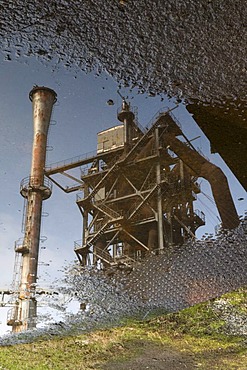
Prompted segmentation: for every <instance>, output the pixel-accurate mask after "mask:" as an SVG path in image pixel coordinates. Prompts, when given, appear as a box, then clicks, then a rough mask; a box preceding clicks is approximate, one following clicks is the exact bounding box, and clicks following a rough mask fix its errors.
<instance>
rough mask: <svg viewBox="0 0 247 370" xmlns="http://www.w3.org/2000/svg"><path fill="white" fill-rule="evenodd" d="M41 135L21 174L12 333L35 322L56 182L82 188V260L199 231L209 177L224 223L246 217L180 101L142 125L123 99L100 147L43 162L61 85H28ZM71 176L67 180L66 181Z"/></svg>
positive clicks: (131, 259)
mask: <svg viewBox="0 0 247 370" xmlns="http://www.w3.org/2000/svg"><path fill="white" fill-rule="evenodd" d="M30 99H31V101H32V103H33V120H34V140H33V152H32V165H31V174H30V177H28V178H26V179H24V180H22V182H21V189H20V192H21V195H22V196H23V197H24V198H25V199H26V200H27V204H26V211H25V225H24V226H25V227H24V231H25V236H24V239H23V240H21V241H18V242H16V245H15V252H16V264H15V272H14V277H15V287H16V288H15V290H16V292H17V293H18V294H17V297H16V302H15V304H14V307H13V309H12V310H11V311H10V312H9V316H8V325H10V326H12V328H13V331H14V332H19V331H23V330H26V329H30V328H34V327H35V326H36V316H37V301H36V284H37V266H38V255H39V242H40V225H41V216H42V202H43V201H44V200H45V199H48V198H49V197H50V195H51V183H52V182H53V183H55V184H56V185H57V186H58V187H59V188H61V189H62V190H63V191H65V192H66V193H71V192H78V191H79V193H78V194H77V198H76V203H77V205H78V208H79V210H80V212H81V214H82V217H83V230H82V240H81V241H77V242H75V246H74V250H75V253H76V255H77V257H78V260H79V262H80V264H81V265H83V266H92V265H94V266H97V267H98V268H100V269H106V270H107V269H108V267H111V268H112V267H113V268H124V269H126V270H127V271H128V270H129V269H132V267H133V265H134V264H135V263H136V262H138V261H140V260H142V259H144V258H146V257H147V256H150V255H160V254H164V251H165V250H166V249H167V248H173V247H174V246H178V245H180V246H181V245H183V244H184V243H185V242H186V240H187V239H188V238H195V232H196V230H197V229H198V228H199V227H200V226H202V225H205V215H204V213H203V212H201V211H199V210H195V209H194V201H195V200H196V199H197V195H198V194H199V193H200V186H199V184H198V182H197V180H198V178H199V177H204V178H205V179H206V180H208V181H209V183H210V184H211V187H212V192H213V195H214V199H215V202H216V205H217V208H218V210H219V213H220V216H221V220H222V227H223V228H225V229H234V228H236V227H237V226H238V224H239V218H238V215H237V212H236V209H235V206H234V203H233V200H232V196H231V194H230V190H229V187H228V183H227V179H226V177H225V175H224V174H223V172H222V170H221V169H220V168H218V167H217V166H215V165H214V164H212V163H210V162H209V161H208V160H207V159H206V158H205V157H204V156H203V155H202V154H200V153H199V152H198V151H196V150H195V148H194V147H193V145H192V144H191V142H190V141H189V140H188V139H187V137H186V136H185V135H184V134H183V132H182V130H181V127H180V123H179V122H178V121H177V119H176V117H175V116H174V114H173V111H174V110H175V109H176V108H177V107H176V106H175V107H174V108H172V109H168V108H167V109H164V110H161V111H159V112H158V113H157V114H156V115H155V117H154V119H153V120H152V121H151V122H150V124H149V125H148V126H147V127H145V128H143V127H142V126H141V125H140V124H139V123H138V121H137V115H136V109H135V108H131V107H130V104H129V103H128V102H127V101H126V100H125V99H124V98H123V101H122V107H121V108H120V110H119V111H118V120H119V121H120V124H118V125H117V126H114V127H111V128H109V129H107V130H104V131H102V132H99V133H98V145H97V151H96V152H95V153H93V154H92V153H90V154H86V155H84V156H82V157H76V158H75V159H71V160H67V161H63V162H59V163H56V164H53V165H50V166H49V167H48V166H47V167H46V168H45V160H46V146H47V134H48V128H49V123H50V118H51V113H52V108H53V104H54V103H55V101H56V93H55V92H54V91H53V90H51V89H49V88H46V87H35V88H34V89H33V90H32V91H31V92H30ZM62 179H66V181H67V180H68V181H70V182H71V181H72V184H70V185H68V184H66V185H64V184H63V182H64V181H63V180H62Z"/></svg>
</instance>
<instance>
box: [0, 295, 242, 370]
mask: <svg viewBox="0 0 247 370" xmlns="http://www.w3.org/2000/svg"><path fill="white" fill-rule="evenodd" d="M223 298H224V299H225V300H227V301H228V302H231V303H232V304H233V305H234V308H236V307H237V308H238V309H239V310H240V311H241V312H243V310H244V309H245V307H246V290H240V291H239V292H236V293H231V294H228V295H224V296H223ZM224 324H225V323H224V321H223V320H222V319H221V318H220V317H218V316H217V315H216V314H215V313H214V311H213V309H212V302H208V303H204V304H199V305H196V306H194V307H190V308H188V309H185V310H183V311H180V312H179V313H174V314H168V315H163V316H159V317H149V318H148V319H146V320H145V321H138V320H126V321H125V322H123V323H122V325H121V326H120V327H116V328H110V329H109V328H108V329H104V330H103V329H102V330H97V331H95V332H91V333H88V334H83V335H76V336H70V337H54V338H52V339H48V340H44V338H43V339H42V338H40V339H39V340H38V341H36V342H34V343H31V344H21V345H15V346H9V347H1V348H0V369H1V370H3V369H4V370H9V369H11V370H12V369H13V370H22V369H28V370H29V369H30V370H46V369H53V370H56V369H68V370H70V369H71V370H74V369H78V370H80V369H81V370H84V369H103V368H104V369H110V368H111V367H110V365H111V363H118V364H122V363H124V362H125V361H127V360H128V361H129V360H131V359H134V358H136V357H137V356H142V354H143V353H144V351H145V353H147V351H148V349H149V348H152V349H153V348H155V349H156V350H157V351H164V349H165V350H172V351H176V352H177V353H179V354H183V355H189V356H190V358H192V359H193V361H194V364H195V368H200V369H222V370H223V369H243V370H244V369H245V370H246V369H247V346H246V338H244V337H243V336H242V337H241V336H229V335H226V334H225V333H224ZM107 364H108V365H107ZM115 368H117V367H115ZM126 369H128V368H127V367H126Z"/></svg>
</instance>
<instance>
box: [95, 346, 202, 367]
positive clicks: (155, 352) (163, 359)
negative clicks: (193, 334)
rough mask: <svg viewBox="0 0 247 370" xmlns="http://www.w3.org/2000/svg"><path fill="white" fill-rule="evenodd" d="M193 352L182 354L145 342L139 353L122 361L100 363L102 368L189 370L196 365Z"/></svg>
mask: <svg viewBox="0 0 247 370" xmlns="http://www.w3.org/2000/svg"><path fill="white" fill-rule="evenodd" d="M193 357H194V356H193V354H191V355H188V354H182V353H181V352H179V351H175V350H174V349H171V348H170V347H168V346H167V347H166V346H162V347H161V346H155V345H153V344H147V343H145V344H144V345H143V348H142V350H141V352H139V354H137V355H136V356H135V357H133V358H131V359H126V360H123V361H121V362H120V361H109V362H107V364H105V365H103V366H102V365H101V367H99V369H102V370H145V369H150V370H151V369H152V370H183V369H186V370H191V369H196V368H198V366H197V365H196V362H195V361H194V359H193Z"/></svg>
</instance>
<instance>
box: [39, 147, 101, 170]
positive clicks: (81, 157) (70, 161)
mask: <svg viewBox="0 0 247 370" xmlns="http://www.w3.org/2000/svg"><path fill="white" fill-rule="evenodd" d="M96 155H97V151H96V150H94V151H92V152H88V153H84V154H81V155H78V156H76V157H71V158H68V159H64V160H62V161H58V162H54V163H50V164H49V165H48V166H46V168H45V169H46V171H50V170H55V169H56V168H59V167H64V166H69V165H71V164H73V163H77V162H80V161H83V160H84V159H87V158H91V157H94V156H96Z"/></svg>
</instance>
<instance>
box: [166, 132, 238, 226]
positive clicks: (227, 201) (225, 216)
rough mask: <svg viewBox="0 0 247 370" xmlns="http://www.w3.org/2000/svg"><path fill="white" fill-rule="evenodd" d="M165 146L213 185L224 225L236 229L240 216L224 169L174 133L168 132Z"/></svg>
mask: <svg viewBox="0 0 247 370" xmlns="http://www.w3.org/2000/svg"><path fill="white" fill-rule="evenodd" d="M162 140H163V143H164V144H165V146H167V147H168V146H169V147H170V149H171V150H172V151H173V152H174V153H176V155H177V156H178V157H179V158H180V159H182V161H183V162H184V163H185V164H186V165H187V166H188V167H189V168H190V169H191V170H192V171H193V172H194V173H195V174H196V175H197V176H200V177H203V178H205V179H206V180H207V181H208V182H209V183H210V185H211V188H212V193H213V196H214V200H215V203H216V206H217V209H218V211H219V214H220V217H221V220H222V227H223V228H224V229H234V228H236V227H237V226H238V225H239V222H240V221H239V217H238V214H237V211H236V208H235V205H234V202H233V199H232V196H231V192H230V189H229V185H228V181H227V178H226V176H225V175H224V173H223V171H222V170H221V169H220V168H219V167H217V166H216V165H215V164H213V163H211V162H209V161H208V160H207V159H206V158H204V157H203V156H201V155H200V154H199V153H198V152H197V151H195V150H192V149H191V148H189V147H188V146H187V145H186V144H184V143H182V142H181V141H180V140H178V139H177V138H176V137H175V136H174V135H173V134H171V133H166V134H165V135H164V136H163V138H162Z"/></svg>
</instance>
